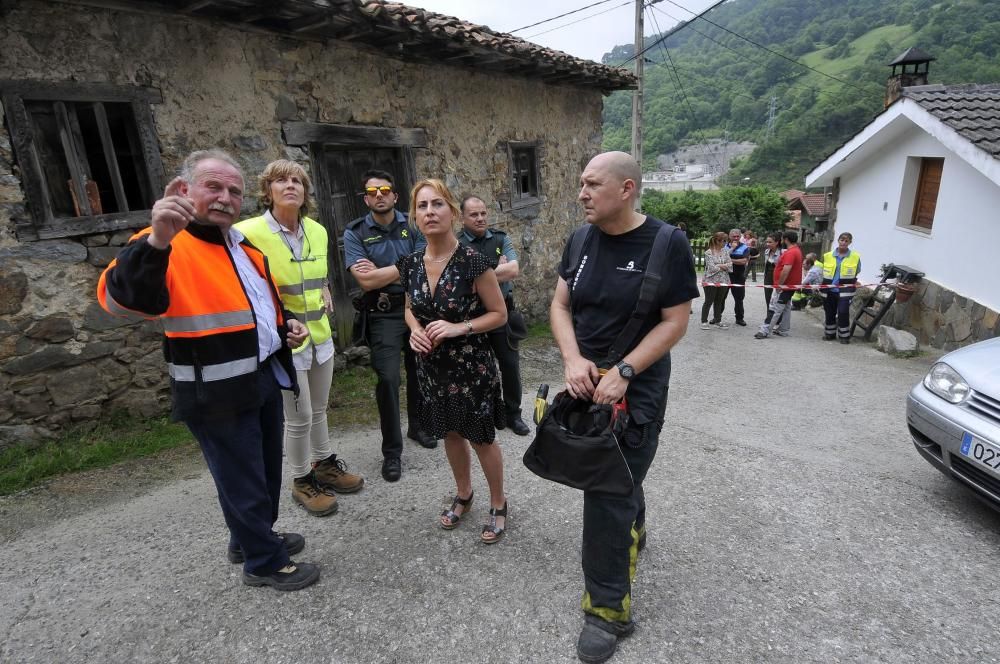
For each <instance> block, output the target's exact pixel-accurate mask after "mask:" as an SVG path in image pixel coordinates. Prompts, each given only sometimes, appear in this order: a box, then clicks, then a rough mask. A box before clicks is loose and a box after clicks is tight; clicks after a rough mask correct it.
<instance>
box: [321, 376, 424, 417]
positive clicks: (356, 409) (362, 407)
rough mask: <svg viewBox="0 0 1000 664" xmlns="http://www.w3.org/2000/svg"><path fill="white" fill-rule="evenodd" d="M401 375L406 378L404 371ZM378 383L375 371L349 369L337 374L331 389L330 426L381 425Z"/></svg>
mask: <svg viewBox="0 0 1000 664" xmlns="http://www.w3.org/2000/svg"><path fill="white" fill-rule="evenodd" d="M400 371H401V372H403V373H401V374H400V376H401V377H402V376H405V375H406V373H405V372H404V370H403V369H402V368H401V369H400ZM401 382H404V383H405V381H401ZM375 383H376V378H375V371H374V369H372V368H371V367H350V368H348V369H344V370H343V371H337V372H336V373H334V374H333V385H332V386H331V387H330V415H329V419H330V426H331V427H334V428H336V427H343V426H368V425H374V424H378V406H377V405H376V404H375ZM400 403H405V400H402V401H401V402H400Z"/></svg>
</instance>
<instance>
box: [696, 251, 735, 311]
mask: <svg viewBox="0 0 1000 664" xmlns="http://www.w3.org/2000/svg"><path fill="white" fill-rule="evenodd" d="M726 239H727V236H726V234H725V233H723V232H722V231H719V232H718V233H715V234H714V235H712V237H711V238H710V239H709V241H708V249H706V250H705V271H704V273H703V276H702V280H701V287H702V288H703V289H705V301H704V302H703V303H702V305H701V329H703V330H710V329H712V326H713V325H714V326H715V327H717V328H718V329H720V330H725V329H728V328H729V326H728V325H726V324H725V323H723V322H722V312H723V311H725V309H726V291H728V290H729V287H728V284H729V275H730V273H731V272H732V271H733V262H732V259H731V258H730V256H729V253H728V252H727V251H726ZM720 284H721V285H720ZM710 308H711V309H712V320H711V322H709V320H708V310H709V309H710Z"/></svg>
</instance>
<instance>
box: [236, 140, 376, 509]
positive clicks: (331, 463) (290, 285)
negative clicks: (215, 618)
mask: <svg viewBox="0 0 1000 664" xmlns="http://www.w3.org/2000/svg"><path fill="white" fill-rule="evenodd" d="M258 183H259V186H260V200H261V202H262V203H263V205H264V207H265V208H266V209H265V211H264V214H263V215H261V216H259V217H253V218H251V219H246V220H244V221H241V222H240V223H238V224H236V226H235V228H236V229H237V230H238V231H240V232H241V233H243V235H245V236H246V238H247V239H248V240H250V242H252V243H253V245H254V246H255V247H257V248H258V249H260V250H261V251H263V252H264V254H265V255H266V256H267V257H268V260H269V261H270V265H271V273H272V275H274V281H275V283H276V284H277V285H278V293H279V294H280V295H281V302H282V304H283V305H284V306H285V308H286V309H288V310H289V311H291V312H292V313H293V314H294V315H295V316H296V318H298V319H299V320H301V321H303V322H304V323H305V324H306V327H308V328H309V338H308V339H307V340H306V342H305V343H304V344H302V345H301V346H299V347H298V348H296V349H295V350H294V351H293V353H292V361H293V363H294V364H295V372H296V374H297V379H298V384H299V394H298V396H295V395H293V394H291V393H289V392H283V393H282V399H283V401H284V408H285V437H284V448H285V456H286V458H287V460H288V465H289V468H290V470H291V473H292V500H294V501H295V502H296V503H298V504H299V505H301V506H302V507H303V508H304V509H305V510H306V512H308V513H309V514H312V515H313V516H326V515H328V514H333V513H334V512H336V511H337V497H336V496H335V495H334V492H337V493H354V492H355V491H358V490H360V489H361V487H362V486H363V485H364V483H365V481H364V479H363V478H361V477H359V476H358V475H354V474H353V473H349V472H347V467H346V466H345V465H344V462H343V461H342V460H341V459H338V458H337V455H336V453H334V451H333V448H332V446H331V444H330V430H329V427H328V424H327V410H328V407H329V400H330V385H331V382H332V381H333V356H334V352H335V350H334V347H333V332H332V330H331V329H330V319H329V318H328V317H327V315H328V314H331V313H333V297H332V296H331V294H330V285H329V280H328V275H327V270H328V267H327V265H328V263H327V251H328V247H329V240H328V239H327V234H326V229H325V228H323V226H321V225H320V224H318V223H317V222H316V221H314V220H312V219H310V218H309V217H307V216H306V213H307V212H308V211H309V199H308V197H309V187H310V183H309V175H308V174H307V173H306V171H305V169H304V168H303V167H302V166H300V165H299V164H296V163H295V162H293V161H288V160H286V159H279V160H278V161H273V162H271V163H270V164H268V165H267V166H266V167H265V168H264V171H263V172H262V173H261V174H260V176H259V177H258Z"/></svg>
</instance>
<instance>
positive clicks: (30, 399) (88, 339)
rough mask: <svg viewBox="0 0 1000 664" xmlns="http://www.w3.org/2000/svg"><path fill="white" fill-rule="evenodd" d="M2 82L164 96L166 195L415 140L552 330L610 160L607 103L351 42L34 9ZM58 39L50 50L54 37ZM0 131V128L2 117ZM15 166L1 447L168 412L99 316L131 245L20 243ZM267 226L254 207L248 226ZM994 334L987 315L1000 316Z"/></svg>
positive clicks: (3, 161)
mask: <svg viewBox="0 0 1000 664" xmlns="http://www.w3.org/2000/svg"><path fill="white" fill-rule="evenodd" d="M0 14H2V15H3V20H2V22H0V53H3V54H4V55H3V57H4V67H3V69H4V71H3V74H2V77H3V78H6V79H9V80H16V81H21V80H26V81H41V82H78V83H80V84H86V83H108V84H114V85H128V86H133V85H134V86H144V87H151V88H155V89H158V90H160V91H161V93H162V98H163V103H162V104H154V105H153V106H152V113H153V118H154V122H155V129H156V133H157V136H158V140H159V147H160V153H161V156H162V160H163V165H164V169H165V171H166V173H167V178H170V177H172V175H173V173H175V172H176V169H177V167H178V166H179V164H180V162H181V160H182V159H183V157H184V156H185V155H186V154H188V153H189V152H190V151H192V150H195V149H202V148H207V147H213V146H216V147H221V148H223V149H226V150H228V151H229V152H230V153H232V154H233V155H234V156H235V157H236V158H237V159H238V160H239V161H240V162H241V164H242V165H243V167H244V169H245V172H246V174H247V176H248V183H247V184H248V187H247V191H248V193H251V194H254V193H255V192H256V185H255V182H254V180H255V178H254V176H255V175H256V174H257V173H259V172H260V171H261V169H262V168H263V167H264V166H265V165H266V164H267V163H268V162H269V161H271V160H273V159H277V158H292V159H295V160H297V161H300V162H302V163H303V164H304V165H305V166H306V167H307V168H308V167H309V159H308V155H307V153H306V152H305V151H304V150H302V149H300V148H295V147H289V146H287V145H285V144H284V142H283V140H282V133H281V121H282V120H302V121H310V122H318V123H334V124H345V125H369V126H380V127H419V128H423V129H425V131H426V134H427V140H428V147H427V149H418V150H416V151H415V152H416V155H415V161H416V164H415V165H416V169H415V172H416V174H417V176H418V177H424V176H433V177H442V178H444V179H445V180H446V181H447V182H448V184H449V185H450V186H452V187H453V188H454V190H455V191H456V193H460V192H475V193H477V194H478V195H480V196H482V197H483V198H484V199H485V200H486V203H487V205H488V206H489V208H490V209H491V210H493V219H494V222H495V223H496V224H497V225H498V226H499V227H500V228H503V229H505V230H506V231H507V232H508V233H509V234H510V236H511V239H512V241H513V242H514V245H515V247H516V249H517V251H518V252H519V254H520V262H521V273H522V276H521V278H520V279H519V281H518V284H517V287H516V293H517V297H518V301H519V306H520V307H521V308H522V309H523V310H524V311H525V313H526V315H527V316H528V317H529V318H534V319H538V318H541V317H543V316H544V315H545V312H546V310H547V304H548V301H549V299H550V296H551V291H552V288H553V285H554V283H555V279H556V274H555V266H556V264H557V263H558V260H559V256H560V252H561V249H562V246H563V241H564V238H565V237H566V236H567V235H568V234H569V232H570V231H571V229H572V228H573V227H575V226H576V225H578V224H579V223H580V222H581V220H582V216H581V210H580V208H579V206H578V204H577V202H576V193H577V182H578V176H579V173H580V171H581V170H582V168H583V166H584V165H585V164H586V162H587V161H588V160H589V158H590V157H591V156H592V155H593V154H595V153H597V152H598V151H599V149H600V143H601V108H602V96H601V92H600V91H599V90H597V89H592V88H586V87H574V86H571V85H553V84H545V83H542V82H540V81H537V80H531V79H526V78H520V77H517V76H513V75H507V74H503V73H496V72H486V71H477V70H472V69H463V68H459V67H449V66H444V65H434V64H414V63H408V62H406V61H404V60H396V59H390V58H387V57H385V56H384V55H383V54H381V53H376V52H374V51H373V50H371V49H369V48H368V47H365V46H353V45H350V44H348V43H346V42H337V41H330V42H326V43H320V42H316V41H299V40H295V39H292V38H289V37H287V36H282V35H277V34H270V33H264V32H250V31H241V30H239V29H236V28H234V27H229V26H227V25H224V24H220V23H215V22H210V21H207V20H203V19H192V18H188V17H183V16H174V15H163V14H155V15H146V14H142V13H132V12H126V11H119V10H112V9H100V8H91V7H85V6H78V5H73V4H67V3H48V2H40V1H35V0H24V1H14V2H7V3H4V8H3V9H2V10H0ZM57 36H58V37H57ZM0 120H4V117H3V111H2V109H0ZM508 141H538V142H539V153H540V154H539V161H540V169H541V173H540V182H541V189H542V193H541V200H540V202H539V203H538V204H537V205H534V206H532V207H529V208H525V209H520V210H517V212H516V214H514V213H511V212H510V211H509V210H507V207H508V206H507V205H506V204H503V208H504V209H503V210H502V211H501V210H498V205H497V204H498V203H503V202H504V201H505V195H506V192H507V191H508V190H509V187H510V184H509V183H510V175H509V165H508V163H507V156H506V148H505V146H506V143H507V142H508ZM17 159H18V155H15V154H14V152H13V148H12V147H11V141H10V136H9V134H8V133H7V125H6V123H4V129H3V130H0V448H2V447H3V446H4V445H6V444H9V443H11V442H14V441H19V440H25V439H30V438H36V437H41V436H48V435H50V434H52V433H54V432H57V431H59V430H61V429H63V428H64V427H66V426H68V425H71V424H74V423H78V422H85V421H88V420H92V419H94V418H96V417H100V416H101V415H103V414H106V413H109V412H111V411H113V410H126V411H129V412H132V413H136V414H139V415H141V416H154V415H158V414H162V413H165V412H166V411H167V410H168V405H169V403H168V402H169V394H168V389H167V378H166V372H165V368H164V363H163V359H162V354H161V351H160V344H161V332H160V327H159V324H158V323H156V322H152V321H151V322H147V323H144V324H141V325H129V324H124V322H123V321H122V320H119V319H115V318H113V317H111V316H109V315H107V314H105V313H104V312H103V311H102V310H101V309H100V307H99V306H98V304H97V302H96V297H95V287H96V284H97V279H98V276H99V274H100V272H101V270H102V269H103V268H104V267H105V266H106V265H107V263H108V262H109V261H110V260H111V259H112V258H113V257H114V255H115V254H116V252H117V251H118V249H119V248H120V247H121V246H122V245H123V244H124V243H125V242H126V241H127V239H128V238H129V237H130V235H131V233H132V231H127V230H126V231H119V232H115V233H100V234H94V235H83V236H77V237H71V238H67V239H58V240H41V241H24V240H22V239H19V238H18V237H17V235H16V233H15V226H16V223H15V222H16V221H17V220H22V221H23V219H25V218H26V217H27V216H28V215H29V212H30V207H29V206H30V205H31V202H30V201H28V200H26V199H25V194H24V188H23V187H22V183H21V179H20V169H19V167H18V161H17ZM256 209H257V202H256V198H255V196H254V195H250V196H248V198H247V199H246V200H245V202H244V215H250V214H251V213H254V212H255V211H256ZM993 317H994V320H995V317H996V316H995V314H993Z"/></svg>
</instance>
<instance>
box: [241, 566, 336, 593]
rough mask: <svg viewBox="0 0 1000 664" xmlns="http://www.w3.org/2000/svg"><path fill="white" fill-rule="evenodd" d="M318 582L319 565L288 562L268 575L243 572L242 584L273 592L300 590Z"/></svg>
mask: <svg viewBox="0 0 1000 664" xmlns="http://www.w3.org/2000/svg"><path fill="white" fill-rule="evenodd" d="M317 581H319V565H314V564H312V563H294V562H289V563H288V564H287V565H285V566H284V567H282V568H281V569H279V570H277V571H275V572H271V573H270V574H262V575H260V576H258V575H256V574H250V573H248V572H243V583H245V584H246V585H248V586H271V587H272V588H274V589H275V590H302V589H303V588H305V587H306V586H311V585H312V584H314V583H316V582H317Z"/></svg>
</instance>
